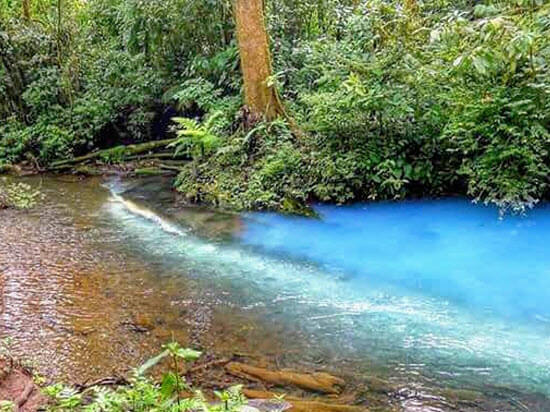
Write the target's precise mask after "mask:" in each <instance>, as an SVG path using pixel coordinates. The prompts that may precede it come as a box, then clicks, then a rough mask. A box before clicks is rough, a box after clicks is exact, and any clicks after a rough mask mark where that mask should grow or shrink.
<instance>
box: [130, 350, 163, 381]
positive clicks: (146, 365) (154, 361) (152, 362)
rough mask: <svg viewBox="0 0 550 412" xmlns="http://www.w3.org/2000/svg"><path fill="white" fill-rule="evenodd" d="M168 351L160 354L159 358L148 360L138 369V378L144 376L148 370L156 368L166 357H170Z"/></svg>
mask: <svg viewBox="0 0 550 412" xmlns="http://www.w3.org/2000/svg"><path fill="white" fill-rule="evenodd" d="M169 353H170V352H169V351H168V349H166V350H163V351H162V352H161V353H159V354H158V355H157V356H155V357H152V358H151V359H149V360H147V361H146V362H145V363H144V364H143V365H141V366H140V367H139V368H138V369H136V373H137V375H138V376H143V374H144V373H145V372H146V371H147V370H148V369H151V368H152V367H153V366H155V365H156V364H157V363H159V362H160V361H161V360H163V359H164V358H165V357H166V356H168V355H169Z"/></svg>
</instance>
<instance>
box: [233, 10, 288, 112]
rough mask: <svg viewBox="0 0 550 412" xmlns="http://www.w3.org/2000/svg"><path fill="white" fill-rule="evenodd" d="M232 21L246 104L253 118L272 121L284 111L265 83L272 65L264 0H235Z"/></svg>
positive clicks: (272, 90)
mask: <svg viewBox="0 0 550 412" xmlns="http://www.w3.org/2000/svg"><path fill="white" fill-rule="evenodd" d="M235 21H236V26H237V41H238V43H239V52H240V57H241V69H242V73H243V80H244V94H245V102H246V105H247V106H248V109H249V110H250V112H251V114H252V116H253V117H255V118H266V119H267V120H273V119H274V118H276V117H278V116H279V115H281V114H283V112H284V111H283V107H282V105H281V102H280V100H279V96H278V95H277V91H276V90H275V88H274V87H270V86H269V85H268V84H267V83H268V79H269V77H270V76H271V71H272V68H271V54H270V51H269V40H268V37H267V30H266V27H265V20H264V5H263V0H235Z"/></svg>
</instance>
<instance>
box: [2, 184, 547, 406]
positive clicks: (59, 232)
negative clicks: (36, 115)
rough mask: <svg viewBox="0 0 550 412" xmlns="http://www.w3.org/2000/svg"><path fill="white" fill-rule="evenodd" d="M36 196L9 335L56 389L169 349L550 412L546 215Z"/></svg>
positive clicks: (74, 188)
mask: <svg viewBox="0 0 550 412" xmlns="http://www.w3.org/2000/svg"><path fill="white" fill-rule="evenodd" d="M28 181H29V182H30V183H31V184H32V185H33V186H36V187H40V189H41V191H42V192H43V193H44V194H45V200H44V202H43V204H42V205H41V206H40V207H37V208H35V209H34V210H31V211H29V212H19V211H13V210H4V211H0V275H1V285H0V286H1V287H2V290H1V291H2V313H1V317H0V321H1V324H0V332H1V333H2V335H4V336H12V337H13V338H14V339H15V342H16V351H19V352H20V353H21V354H32V355H33V359H34V360H35V362H36V363H37V365H38V367H39V369H40V370H41V371H42V372H43V373H44V374H47V375H48V376H52V377H56V378H59V379H67V380H84V379H92V378H97V377H101V376H106V375H109V374H113V373H122V372H125V371H127V369H128V368H129V367H131V366H137V365H139V363H140V362H142V361H143V360H145V359H147V357H149V356H151V355H152V354H154V353H155V352H156V351H158V349H159V347H160V345H161V344H162V343H164V342H166V341H167V340H169V339H172V338H174V339H177V340H178V341H180V342H182V343H184V344H187V345H189V346H194V347H198V348H201V349H207V350H212V351H216V352H220V353H226V352H227V353H232V352H236V351H239V352H246V353H251V354H258V356H260V355H261V356H267V357H270V358H272V359H276V360H277V362H278V363H280V364H282V365H283V366H289V367H298V368H300V367H304V368H309V369H311V368H317V369H323V370H327V371H330V372H335V373H339V374H341V375H344V376H346V377H348V378H349V379H353V380H354V381H355V382H357V383H358V384H359V383H360V382H362V381H364V382H366V387H369V388H371V389H372V382H373V379H375V378H376V379H378V378H380V379H381V380H382V381H383V382H387V383H388V385H389V386H388V387H391V388H392V389H391V393H385V395H384V396H385V397H386V398H387V399H386V401H387V402H393V403H397V404H398V405H399V406H400V407H401V408H403V409H405V410H451V409H453V408H456V407H457V406H456V405H457V403H456V401H457V399H458V400H459V401H462V403H460V405H461V407H460V409H471V410H497V409H498V410H548V409H550V400H549V396H550V305H549V304H548V302H550V253H548V247H547V245H548V242H547V241H548V239H549V238H550V207H549V206H546V205H542V206H539V207H537V208H535V209H534V210H531V211H529V212H528V213H527V214H526V215H525V216H505V217H504V218H500V217H499V214H498V211H497V210H496V209H494V208H492V207H486V206H483V205H474V204H472V203H471V202H468V201H467V200H464V199H440V200H417V201H405V202H381V203H370V204H358V205H352V206H345V207H337V206H326V205H319V206H317V207H316V211H317V212H318V214H319V218H302V217H292V216H284V215H278V214H273V213H245V214H241V215H238V214H232V213H221V212H215V211H212V210H209V209H205V208H198V207H185V206H184V205H182V204H181V203H180V201H179V200H178V198H177V196H176V195H175V194H174V193H173V192H172V191H171V190H170V184H169V181H168V180H166V179H160V178H148V179H142V180H120V179H117V178H112V179H99V178H95V179H86V180H79V179H77V178H74V177H35V178H31V179H28ZM385 391H386V392H387V390H385ZM465 405H467V407H466V406H465Z"/></svg>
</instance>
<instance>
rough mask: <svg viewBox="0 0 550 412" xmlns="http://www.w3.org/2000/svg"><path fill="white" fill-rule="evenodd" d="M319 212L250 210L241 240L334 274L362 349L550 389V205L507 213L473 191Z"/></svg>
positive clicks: (476, 377)
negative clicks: (476, 200)
mask: <svg viewBox="0 0 550 412" xmlns="http://www.w3.org/2000/svg"><path fill="white" fill-rule="evenodd" d="M317 211H318V212H319V213H320V215H321V218H320V219H319V220H314V219H304V218H300V217H289V216H282V215H277V214H259V213H257V214H250V215H248V220H247V229H246V231H244V232H243V234H242V237H241V239H242V242H243V243H245V244H248V245H253V246H254V247H255V249H256V250H257V251H258V253H266V254H272V255H274V256H279V257H280V258H284V257H289V256H291V257H293V258H300V259H306V260H308V261H312V262H317V263H318V264H319V265H320V267H321V268H322V270H324V271H326V272H328V273H333V274H334V276H335V279H339V284H338V285H337V286H336V285H331V287H334V288H335V290H332V291H329V290H327V291H325V293H326V294H331V293H332V294H334V295H335V297H334V299H332V302H333V303H334V304H335V306H340V307H341V309H342V310H345V311H347V314H348V316H352V315H354V316H356V318H355V322H354V324H353V327H354V328H356V329H355V330H354V331H353V332H352V333H350V334H351V339H352V340H355V341H356V342H355V343H354V344H353V346H354V347H355V348H361V347H363V348H364V349H366V350H367V349H368V352H367V351H365V353H369V354H371V355H372V354H373V353H374V354H378V355H381V356H384V357H386V358H390V359H391V358H392V357H394V358H395V360H396V361H397V360H398V359H399V358H403V356H404V357H405V358H406V360H407V363H409V364H418V363H420V364H422V365H423V367H424V368H425V369H427V370H430V371H431V372H432V373H435V374H437V375H440V376H441V377H444V376H452V377H453V378H455V379H462V380H463V381H465V382H469V383H471V382H474V381H479V382H486V383H487V382H490V383H493V384H496V385H498V384H502V385H510V386H513V387H523V388H526V387H530V388H531V389H534V390H538V391H541V392H544V393H549V391H550V207H548V206H540V207H538V208H536V209H534V210H531V211H529V212H528V213H527V214H526V215H525V216H505V217H504V218H503V219H499V214H498V210H496V209H495V208H492V207H486V206H482V205H474V204H472V203H470V202H468V201H466V200H462V199H447V200H430V201H426V200H424V201H407V202H399V203H376V204H374V203H373V204H363V205H354V206H345V207H337V206H319V207H317ZM327 287H329V285H327ZM373 335H374V336H373Z"/></svg>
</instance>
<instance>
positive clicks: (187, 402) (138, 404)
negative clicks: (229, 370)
mask: <svg viewBox="0 0 550 412" xmlns="http://www.w3.org/2000/svg"><path fill="white" fill-rule="evenodd" d="M200 355H201V353H200V352H198V351H195V350H192V349H186V348H183V347H181V346H180V345H179V344H178V343H177V342H170V343H168V344H166V345H164V347H163V351H162V352H161V353H159V354H158V355H157V356H154V357H153V358H151V359H149V360H148V361H146V362H145V363H144V364H143V365H142V366H141V367H139V368H137V369H136V370H135V371H134V375H133V377H132V378H131V379H130V381H129V384H128V385H125V386H120V387H118V388H116V389H111V388H106V387H92V388H90V389H88V390H86V391H84V392H78V391H77V390H76V389H74V388H71V387H69V386H65V385H62V384H55V385H52V386H49V387H47V388H46V389H45V390H44V392H45V393H46V395H48V396H49V397H50V399H51V404H50V405H49V406H48V410H49V411H61V410H63V411H77V410H78V411H80V410H83V411H90V412H92V411H93V412H98V411H109V412H111V411H112V412H123V411H136V412H137V411H140V412H141V411H143V412H145V411H159V412H160V411H172V412H179V411H201V412H237V411H240V410H241V408H242V406H244V405H246V399H245V398H244V396H243V395H242V393H241V387H240V386H234V387H231V388H229V389H227V390H224V391H219V392H216V393H215V395H216V397H217V398H218V399H219V401H220V402H217V403H216V402H209V401H208V400H207V399H206V397H205V396H204V395H203V393H202V392H201V391H200V390H193V389H192V388H191V387H190V386H189V385H188V384H187V382H186V380H185V376H184V374H183V373H182V372H183V368H182V365H181V362H184V363H190V362H193V361H195V360H197V359H198V358H199V357H200ZM165 358H169V360H170V362H169V363H170V370H169V371H168V372H166V373H165V374H164V375H163V377H162V380H161V382H160V384H158V383H155V382H154V381H153V380H151V379H150V378H147V377H146V376H145V373H146V372H147V371H148V370H149V369H150V368H152V367H153V366H155V365H157V364H158V363H159V362H161V361H162V360H163V359H165ZM182 393H185V394H186V395H185V396H183V395H182Z"/></svg>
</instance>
